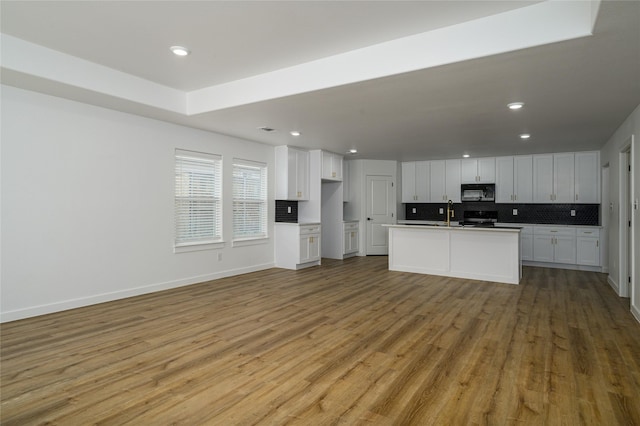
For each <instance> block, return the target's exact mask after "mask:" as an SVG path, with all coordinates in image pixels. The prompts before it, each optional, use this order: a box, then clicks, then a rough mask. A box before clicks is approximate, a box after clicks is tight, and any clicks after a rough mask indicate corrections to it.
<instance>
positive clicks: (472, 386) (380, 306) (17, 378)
mask: <svg viewBox="0 0 640 426" xmlns="http://www.w3.org/2000/svg"><path fill="white" fill-rule="evenodd" d="M1 331H2V340H1V343H2V358H1V362H2V364H1V373H2V377H1V378H2V382H1V391H2V392H1V395H2V396H1V403H2V405H1V409H2V412H1V423H2V425H4V426H9V425H31V424H57V425H88V424H118V425H119V424H132V425H168V424H183V425H252V424H261V425H280V424H297V425H332V424H344V425H355V424H372V425H390V424H396V425H431V424H434V425H471V424H489V425H507V424H534V425H580V424H597V425H616V424H618V425H640V324H638V323H637V322H636V321H635V319H633V317H632V315H631V314H630V312H629V305H628V300H626V299H620V298H618V297H617V296H616V295H615V294H614V292H613V291H612V290H611V288H610V287H609V286H608V284H607V283H606V276H605V275H603V274H596V273H590V272H578V271H567V270H560V269H546V268H532V267H526V268H524V278H523V280H522V283H521V285H519V286H515V285H509V284H496V283H488V282H481V281H471V280H462V279H451V278H444V277H436V276H427V275H417V274H410V273H401V272H389V271H388V270H387V258H386V257H367V258H352V259H348V260H346V261H335V260H323V265H322V266H321V267H315V268H311V269H306V270H301V271H289V270H283V269H270V270H266V271H262V272H256V273H251V274H247V275H241V276H236V277H231V278H226V279H221V280H217V281H212V282H207V283H202V284H197V285H192V286H188V287H182V288H178V289H174V290H169V291H164V292H159V293H155V294H149V295H144V296H139V297H134V298H129V299H125V300H120V301H115V302H110V303H105V304H101V305H96V306H91V307H86V308H81V309H75V310H70V311H66V312H60V313H56V314H51V315H46V316H42V317H37V318H31V319H26V320H21V321H15V322H12V323H6V324H3V325H2V328H1Z"/></svg>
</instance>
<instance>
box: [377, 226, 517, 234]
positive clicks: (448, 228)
mask: <svg viewBox="0 0 640 426" xmlns="http://www.w3.org/2000/svg"><path fill="white" fill-rule="evenodd" d="M382 226H386V227H387V228H404V229H430V230H431V229H432V230H441V231H464V232H468V231H490V232H520V230H521V228H519V227H510V226H462V225H451V226H447V225H405V224H398V225H394V224H388V225H382Z"/></svg>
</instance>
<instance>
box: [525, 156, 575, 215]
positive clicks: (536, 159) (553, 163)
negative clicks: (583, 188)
mask: <svg viewBox="0 0 640 426" xmlns="http://www.w3.org/2000/svg"><path fill="white" fill-rule="evenodd" d="M574 198H575V187H574V154H573V153H572V152H569V153H562V154H543V155H534V156H533V202H534V203H574V202H575V201H574Z"/></svg>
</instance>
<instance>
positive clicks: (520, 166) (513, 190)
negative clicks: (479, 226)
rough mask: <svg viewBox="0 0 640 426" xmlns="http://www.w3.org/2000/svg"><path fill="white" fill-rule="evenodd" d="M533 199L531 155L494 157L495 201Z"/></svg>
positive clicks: (525, 200) (527, 200) (516, 201)
mask: <svg viewBox="0 0 640 426" xmlns="http://www.w3.org/2000/svg"><path fill="white" fill-rule="evenodd" d="M532 201H533V157H532V156H530V155H517V156H515V157H498V158H496V203H531V202H532Z"/></svg>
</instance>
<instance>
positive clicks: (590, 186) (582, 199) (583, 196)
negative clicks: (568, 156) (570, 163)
mask: <svg viewBox="0 0 640 426" xmlns="http://www.w3.org/2000/svg"><path fill="white" fill-rule="evenodd" d="M574 202H576V203H585V204H598V203H600V153H598V152H597V151H596V152H576V154H575V201H574Z"/></svg>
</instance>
